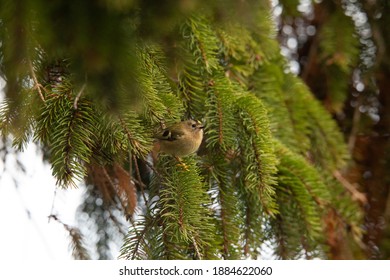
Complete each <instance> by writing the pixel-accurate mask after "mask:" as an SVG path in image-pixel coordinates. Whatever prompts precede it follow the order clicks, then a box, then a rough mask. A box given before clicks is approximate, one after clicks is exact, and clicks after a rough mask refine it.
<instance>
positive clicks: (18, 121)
mask: <svg viewBox="0 0 390 280" xmlns="http://www.w3.org/2000/svg"><path fill="white" fill-rule="evenodd" d="M17 2H18V3H19V2H20V3H22V4H23V3H24V2H29V3H30V4H31V9H32V10H29V9H26V10H24V12H25V15H26V17H23V20H26V22H18V21H16V19H13V18H12V16H13V15H15V9H16V8H17V7H16V6H17V3H16V2H12V1H5V2H4V3H6V4H3V3H2V4H1V5H2V6H1V7H7V8H8V9H7V10H4V11H1V12H0V16H1V18H0V25H1V26H2V27H3V26H4V29H2V31H1V32H0V35H1V37H0V40H1V43H3V42H4V44H1V45H0V54H1V61H0V63H1V66H2V72H1V75H2V76H3V77H4V78H5V79H6V80H7V88H6V97H7V98H6V99H5V101H3V103H2V105H1V107H0V120H1V132H2V135H6V136H11V137H13V139H14V146H15V147H17V148H18V149H20V150H22V149H23V147H24V146H25V145H26V144H27V143H29V142H30V141H34V142H36V143H38V144H39V145H40V146H41V147H42V148H43V149H45V150H47V151H48V158H49V162H50V164H51V166H52V170H53V175H54V177H55V178H56V179H57V183H58V185H60V186H63V187H67V186H74V185H77V184H78V183H79V181H85V182H87V183H89V184H91V185H96V187H97V188H96V189H93V190H94V191H95V192H97V193H92V194H91V195H90V197H92V198H91V199H90V200H89V201H86V204H85V205H84V206H85V209H84V210H85V211H84V212H88V211H89V210H88V209H92V208H93V210H91V211H95V212H96V213H100V214H101V215H107V213H109V211H108V210H107V209H109V210H110V209H111V210H112V209H113V208H112V207H114V208H115V207H120V203H119V202H121V201H120V195H118V193H119V194H120V193H121V189H122V193H126V191H127V194H129V193H130V194H131V195H134V193H135V186H136V188H137V195H138V205H139V207H138V208H137V211H136V213H135V214H134V216H133V217H131V219H130V227H129V231H128V232H127V234H126V236H125V238H124V241H123V245H122V249H121V256H120V257H122V258H126V259H218V258H224V259H242V258H248V257H250V258H254V259H255V258H258V257H259V256H260V255H261V254H262V248H263V246H264V244H265V243H267V244H271V245H272V248H273V249H274V250H275V251H274V253H275V255H276V256H277V257H279V258H286V259H290V258H293V259H295V258H312V257H314V256H320V257H325V256H326V252H327V246H326V245H327V243H326V241H325V239H326V236H325V234H324V230H325V229H326V225H325V222H324V216H325V214H326V213H327V211H330V210H332V211H333V210H337V211H339V213H340V216H342V217H343V218H344V220H345V221H346V223H347V224H348V225H353V227H354V229H356V231H357V229H358V224H359V219H361V217H360V216H359V215H357V214H356V213H352V212H358V210H357V209H358V208H357V207H356V205H354V204H353V203H352V202H351V201H350V200H348V198H346V197H345V195H344V196H343V198H340V197H338V196H337V195H330V192H331V190H335V193H337V194H339V193H341V188H340V185H339V184H337V183H336V182H335V181H332V180H330V179H329V178H331V176H332V172H333V171H334V170H338V169H340V168H342V167H343V165H344V164H345V161H346V159H348V157H347V152H346V146H345V143H344V141H343V138H342V135H341V133H340V132H339V131H338V129H337V125H336V124H335V123H334V121H333V120H332V118H331V116H330V115H329V114H328V112H327V111H326V110H325V109H324V108H323V107H322V105H321V104H320V103H319V102H318V101H317V100H315V98H314V97H313V96H312V94H311V93H310V91H309V90H308V88H307V87H306V86H305V85H304V84H303V83H302V81H301V80H300V79H299V78H298V77H296V76H294V75H292V74H291V73H288V72H287V71H286V62H285V59H284V58H283V57H282V56H281V55H280V50H279V45H278V43H277V41H276V39H275V27H274V23H273V19H272V17H271V16H270V14H271V11H270V9H269V8H270V7H269V3H268V1H245V3H241V2H240V3H241V4H240V3H238V2H237V1H227V2H226V6H224V8H221V10H218V9H217V7H218V6H215V4H209V5H206V7H205V8H197V7H198V6H197V4H195V2H192V1H190V2H188V1H186V3H187V2H188V3H192V4H193V5H194V6H192V5H190V6H189V7H187V8H183V7H182V6H181V5H184V6H185V4H182V1H178V2H175V1H173V2H174V4H173V7H174V8H175V9H174V10H173V12H172V13H173V14H174V15H177V13H178V12H179V11H181V9H183V11H184V10H185V11H187V12H188V11H194V12H191V13H189V12H188V14H190V15H189V16H187V17H172V18H168V19H167V22H166V24H167V25H164V26H162V27H161V32H162V34H161V35H159V34H158V32H156V31H159V29H157V30H149V29H148V28H150V27H151V26H154V27H155V28H157V27H156V26H157V25H156V22H154V19H153V18H151V17H150V16H151V15H155V16H156V18H161V17H163V16H164V15H158V14H157V13H156V11H154V8H156V7H159V5H160V4H153V6H151V7H150V14H148V13H147V12H148V8H149V6H148V5H146V4H145V3H138V2H137V1H134V2H133V1H115V2H113V4H112V5H110V4H109V2H108V1H97V2H96V1H85V2H83V3H78V4H72V3H70V2H66V1H54V2H53V3H51V4H50V5H48V6H47V8H45V9H43V8H42V6H41V5H43V1H41V0H36V2H34V1H32V0H31V1H27V0H25V1H17ZM149 2H150V1H147V3H149ZM110 3H111V2H110ZM224 3H225V2H224ZM294 3H296V2H294ZM122 4H123V6H122ZM249 4H250V5H249ZM35 5H36V6H35ZM151 5H152V4H151ZM240 5H242V6H240ZM294 5H295V4H294ZM37 7H38V8H39V9H38V11H36V13H34V12H33V10H34V11H35V10H36V9H37ZM234 7H239V8H240V9H237V10H235V9H233V8H234ZM186 9H188V10H186ZM251 10H253V11H251ZM195 11H196V12H195ZM60 12H61V13H60ZM62 12H69V13H70V15H71V16H70V17H68V16H67V13H62ZM187 12H184V14H187ZM243 12H244V13H247V15H248V17H247V18H243V19H242V20H240V17H239V16H238V15H240V14H241V13H243ZM84 13H85V14H87V16H86V17H85V18H83V17H81V15H82V14H84ZM55 15H57V16H58V17H59V18H58V21H56V24H55V26H51V25H50V23H51V22H52V20H53V17H54V16H55ZM93 15H96V16H97V17H96V18H93V19H92V16H93ZM143 15H145V17H143ZM218 15H219V16H218ZM168 17H169V16H168ZM219 17H220V18H219ZM3 19H6V20H3ZM30 20H32V22H34V24H33V25H31V26H33V28H32V29H28V30H29V32H27V33H23V34H21V35H20V36H21V37H20V38H21V39H23V40H24V41H23V42H24V43H23V42H22V43H21V45H20V48H21V49H20V52H19V53H17V52H15V50H13V49H12V47H13V46H14V45H13V42H12V40H10V38H13V39H15V32H16V33H17V31H18V28H17V24H18V23H20V24H22V25H28V23H29V21H30ZM94 21H96V22H94ZM65 27H66V28H70V29H67V30H64V28H65ZM171 27H172V28H171ZM72 28H73V29H72ZM26 30H27V29H26ZM38 30H42V32H38ZM69 30H71V31H69ZM95 31H96V32H95ZM143 31H147V32H146V33H147V35H145V37H144V36H143V35H142V32H143ZM61 32H63V34H62V33H61ZM38 33H39V34H38ZM323 34H324V35H323V36H325V37H326V36H328V37H329V40H332V39H331V34H329V31H326V30H325V31H324V33H323ZM60 35H61V36H60ZM91 41H93V44H96V45H93V46H91V43H90V42H91ZM27 46H28V48H27ZM351 46H352V45H351ZM321 47H322V49H323V50H324V53H326V52H328V53H332V52H335V49H334V48H333V49H332V47H331V46H330V47H329V46H326V45H323V46H321ZM323 59H324V60H325V59H329V57H328V56H324V57H323ZM344 62H345V61H344ZM353 62H354V61H353V57H350V58H348V59H347V61H346V62H345V63H346V64H340V63H341V62H340V63H338V64H337V63H336V64H335V65H336V66H337V67H338V69H339V70H340V71H344V73H346V71H347V69H350V66H351V65H352V64H353ZM10 65H17V66H18V67H17V68H16V70H15V71H13V70H12V69H11V67H10ZM19 66H20V68H19ZM348 71H349V70H348ZM54 74H55V75H54ZM53 76H54V77H53ZM182 118H184V119H186V118H195V119H199V120H201V121H202V122H204V124H205V133H204V143H203V145H202V146H201V148H200V150H199V153H198V155H191V156H188V157H185V158H182V159H180V162H179V160H178V159H176V158H173V157H171V156H169V155H163V154H160V155H156V154H155V153H154V151H153V152H152V150H153V141H154V140H153V135H154V132H155V130H156V129H158V128H161V127H164V126H165V125H167V124H169V123H174V122H177V121H179V120H180V119H182ZM151 152H152V153H151ZM149 154H151V155H152V156H149ZM113 166H114V167H115V166H125V167H126V168H125V169H126V171H124V170H123V171H122V173H121V174H122V175H121V176H122V177H121V176H120V175H119V173H116V174H115V172H111V173H112V174H111V173H110V170H111V169H112V167H113ZM93 167H95V171H94V172H95V173H93V171H92V170H93ZM114 169H115V168H114ZM127 170H128V172H127ZM94 176H95V178H94ZM123 180H125V181H126V183H125V184H123ZM102 186H104V187H102ZM130 187H134V188H131V190H134V191H133V192H132V191H131V190H130V192H129V188H130ZM89 188H90V189H89V190H91V188H92V187H91V186H90V187H89ZM118 189H119V190H120V191H118ZM97 199H101V200H103V201H104V203H107V205H109V206H110V207H111V208H110V207H108V208H104V207H103V206H102V207H100V209H99V207H95V206H96V205H95V206H94V207H92V206H91V207H89V208H88V207H87V206H88V205H87V204H88V203H89V202H91V201H92V200H97ZM128 199H131V197H129V198H128ZM117 200H118V201H119V202H118V201H117ZM113 201H115V202H116V203H117V202H118V205H119V206H118V205H116V204H115V203H113ZM87 202H88V203H87ZM113 204H115V205H113ZM92 205H93V203H92ZM103 208H104V209H103ZM107 211H108V212H107ZM95 216H96V215H95ZM111 216H112V215H110V219H112V220H113V221H114V219H113V218H112V217H111ZM95 222H96V223H97V224H99V229H100V230H103V229H104V227H108V226H110V225H112V223H109V222H107V223H105V221H103V220H102V218H101V217H100V218H99V219H95ZM100 237H101V239H102V240H99V242H100V243H99V244H97V246H99V248H100V250H101V252H100V251H99V254H100V256H103V257H104V256H107V255H105V254H104V252H103V251H104V248H107V247H108V246H107V244H108V243H107V239H109V237H108V236H107V234H103V235H102V236H100ZM80 244H81V243H80Z"/></svg>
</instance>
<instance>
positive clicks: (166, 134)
mask: <svg viewBox="0 0 390 280" xmlns="http://www.w3.org/2000/svg"><path fill="white" fill-rule="evenodd" d="M182 136H183V132H181V131H177V130H175V129H169V128H166V129H164V130H163V131H162V132H161V133H160V134H158V135H157V137H156V138H157V139H160V140H166V141H175V140H177V139H180V138H181V137H182Z"/></svg>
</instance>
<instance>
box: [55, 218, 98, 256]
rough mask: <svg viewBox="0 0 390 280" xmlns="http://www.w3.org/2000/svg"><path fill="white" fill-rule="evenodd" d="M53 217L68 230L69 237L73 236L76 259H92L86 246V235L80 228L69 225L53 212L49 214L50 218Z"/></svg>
mask: <svg viewBox="0 0 390 280" xmlns="http://www.w3.org/2000/svg"><path fill="white" fill-rule="evenodd" d="M50 219H53V220H55V221H56V222H58V223H59V224H61V225H62V226H63V227H64V228H65V230H66V231H67V232H68V234H69V237H70V238H71V248H72V255H73V257H74V258H75V259H76V260H90V259H91V258H90V256H89V254H88V250H87V249H86V248H85V245H84V241H83V240H84V237H83V235H82V234H81V232H80V230H79V229H77V228H75V227H72V226H69V225H68V224H65V223H64V222H62V221H61V220H60V219H59V218H58V217H57V216H56V215H53V214H51V215H50V216H49V220H50Z"/></svg>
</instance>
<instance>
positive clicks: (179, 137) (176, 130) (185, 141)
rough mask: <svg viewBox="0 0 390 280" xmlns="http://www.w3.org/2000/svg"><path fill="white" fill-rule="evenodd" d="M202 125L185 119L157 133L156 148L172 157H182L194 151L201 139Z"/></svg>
mask: <svg viewBox="0 0 390 280" xmlns="http://www.w3.org/2000/svg"><path fill="white" fill-rule="evenodd" d="M203 128H204V126H203V125H202V123H200V122H199V121H195V120H186V121H182V122H179V123H176V124H173V125H172V126H170V127H167V128H166V129H164V130H163V131H162V132H160V133H159V134H157V135H156V136H155V137H156V139H157V142H156V144H157V146H158V148H157V150H158V151H160V152H163V153H165V154H169V155H172V156H174V157H184V156H187V155H190V154H192V153H195V152H196V151H197V150H198V149H199V146H200V144H201V143H202V139H203Z"/></svg>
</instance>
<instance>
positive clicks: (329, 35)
mask: <svg viewBox="0 0 390 280" xmlns="http://www.w3.org/2000/svg"><path fill="white" fill-rule="evenodd" d="M344 34H355V26H354V23H353V21H352V19H351V18H350V17H348V16H346V15H345V14H344V12H343V11H342V10H340V9H338V10H337V11H336V12H334V13H332V15H330V19H329V20H328V21H327V22H326V24H324V25H323V26H322V28H321V30H320V34H319V36H320V37H319V40H320V44H319V52H320V54H319V56H320V59H321V63H322V64H323V65H324V66H325V69H326V73H325V75H326V79H328V81H327V85H328V89H327V90H328V93H329V98H328V106H329V107H330V108H331V109H332V110H333V111H335V112H340V111H341V110H342V108H343V104H344V101H345V100H346V98H347V92H348V83H347V82H346V80H348V79H349V77H350V76H351V72H352V69H353V67H354V66H356V64H357V63H358V59H359V48H360V46H359V41H358V38H357V37H356V36H345V35H344Z"/></svg>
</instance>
